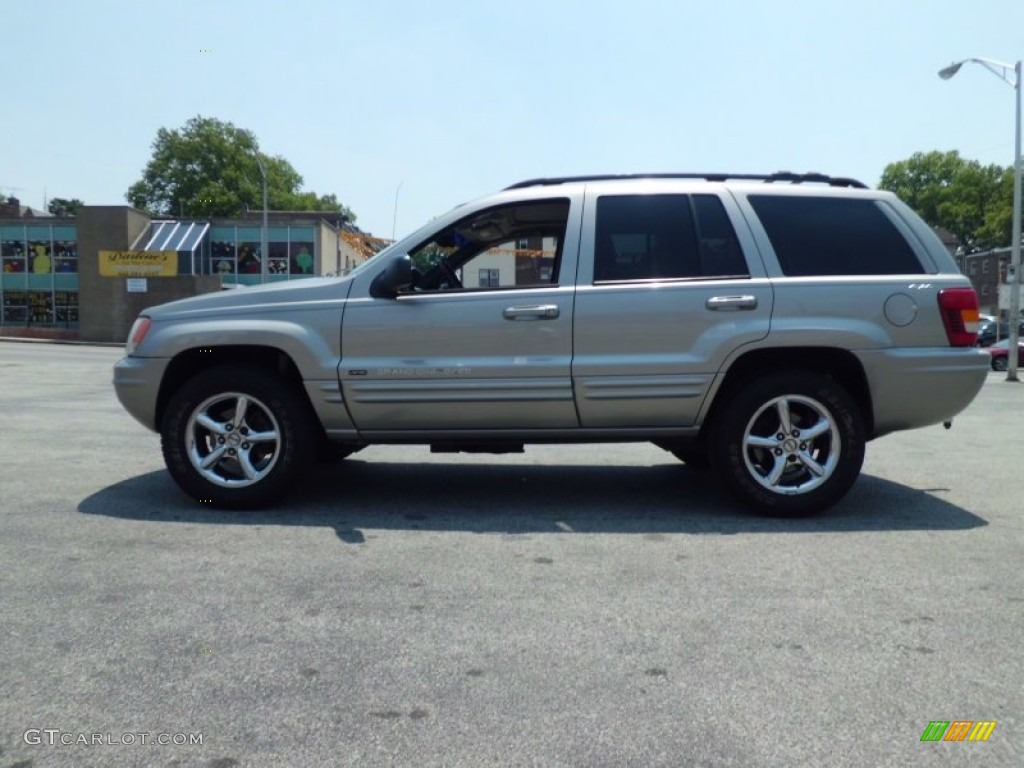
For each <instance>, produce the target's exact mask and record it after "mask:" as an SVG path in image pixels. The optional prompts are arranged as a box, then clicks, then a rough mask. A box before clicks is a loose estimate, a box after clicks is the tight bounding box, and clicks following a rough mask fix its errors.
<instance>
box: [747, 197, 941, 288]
mask: <svg viewBox="0 0 1024 768" xmlns="http://www.w3.org/2000/svg"><path fill="white" fill-rule="evenodd" d="M750 204H751V205H752V206H753V207H754V211H756V212H757V215H758V217H759V218H760V219H761V223H762V224H763V225H764V228H765V231H766V232H767V233H768V238H769V239H770V240H771V242H772V247H773V248H774V249H775V255H776V256H778V258H779V265H780V266H781V267H782V272H783V274H786V275H791V276H800V275H899V274H921V273H922V272H923V271H924V270H922V268H921V264H920V262H919V261H918V260H917V256H915V255H914V252H913V251H912V250H911V249H910V246H909V245H908V244H907V242H906V240H904V239H903V236H902V235H901V234H900V233H899V231H898V230H897V229H896V227H895V226H894V225H893V223H892V222H891V221H890V220H889V218H888V217H887V216H886V215H885V214H884V213H883V212H882V211H881V209H880V208H879V207H878V203H876V202H875V201H873V200H854V199H844V198H838V197H789V196H782V195H779V196H772V195H751V196H750Z"/></svg>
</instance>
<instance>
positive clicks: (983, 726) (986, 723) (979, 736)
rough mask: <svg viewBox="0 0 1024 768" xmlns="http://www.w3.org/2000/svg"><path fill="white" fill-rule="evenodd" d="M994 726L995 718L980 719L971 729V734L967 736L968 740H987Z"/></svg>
mask: <svg viewBox="0 0 1024 768" xmlns="http://www.w3.org/2000/svg"><path fill="white" fill-rule="evenodd" d="M995 728H996V721H995V720H980V721H978V724H977V725H975V726H974V730H973V731H971V735H970V736H968V737H967V740H968V741H988V737H989V736H991V735H992V731H994V730H995Z"/></svg>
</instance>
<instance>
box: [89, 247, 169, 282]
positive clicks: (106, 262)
mask: <svg viewBox="0 0 1024 768" xmlns="http://www.w3.org/2000/svg"><path fill="white" fill-rule="evenodd" d="M177 274H178V252H177V251H100V275H102V276H103V277H172V276H174V275H177Z"/></svg>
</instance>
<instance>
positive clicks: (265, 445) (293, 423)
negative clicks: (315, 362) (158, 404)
mask: <svg viewBox="0 0 1024 768" xmlns="http://www.w3.org/2000/svg"><path fill="white" fill-rule="evenodd" d="M309 411H310V409H309V407H308V405H307V404H306V403H305V402H304V401H303V400H302V399H301V398H300V397H299V396H298V395H297V394H296V393H295V391H294V390H293V389H292V388H291V387H290V385H289V384H288V383H286V382H285V381H284V380H282V379H281V378H280V377H277V376H274V375H272V374H270V373H268V372H267V371H264V370H262V369H259V368H248V367H230V368H229V367H219V368H211V369H210V370H207V371H203V372H202V373H199V374H197V375H196V376H195V377H193V378H192V379H190V380H189V381H187V382H186V383H185V385H184V386H182V388H181V389H180V390H178V392H176V393H175V395H174V396H173V397H172V398H171V401H170V403H169V405H168V408H167V413H166V416H165V418H164V423H163V429H162V430H161V438H162V439H161V445H162V448H163V454H164V462H165V463H166V464H167V469H168V471H169V472H170V473H171V477H173V478H174V480H175V482H177V483H178V485H179V486H180V487H181V488H182V489H183V490H184V491H185V492H186V493H187V494H188V495H190V496H192V497H193V498H194V499H196V500H197V501H199V502H200V503H204V504H210V505H211V506H214V507H220V508H225V509H246V508H256V507H262V506H267V505H269V504H271V503H273V502H274V501H276V500H277V499H278V498H280V497H281V496H282V495H283V494H284V493H285V492H286V491H287V490H288V489H289V488H290V487H291V486H292V485H294V483H295V482H296V480H297V479H298V477H299V475H300V473H301V472H302V471H303V470H304V469H305V468H306V467H307V466H308V465H309V463H310V461H311V460H312V458H313V451H314V447H315V434H316V433H315V431H314V423H313V420H312V416H311V415H310V412H309Z"/></svg>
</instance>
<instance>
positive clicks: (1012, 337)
mask: <svg viewBox="0 0 1024 768" xmlns="http://www.w3.org/2000/svg"><path fill="white" fill-rule="evenodd" d="M968 61H973V62H974V63H975V64H981V66H983V67H985V69H987V70H988V71H989V72H991V73H993V74H994V75H995V76H996V77H998V78H999V79H1000V80H1002V81H1003V82H1005V83H1007V84H1008V85H1012V86H1013V89H1014V90H1015V91H1016V101H1015V105H1014V118H1015V121H1014V122H1015V126H1016V129H1015V134H1014V142H1013V234H1012V240H1011V248H1010V269H1009V270H1007V273H1006V283H1007V285H1008V286H1009V288H1010V317H1009V331H1010V334H1009V342H1008V343H1009V345H1010V346H1009V349H1007V350H1006V351H1007V366H1006V380H1007V381H1020V379H1019V378H1017V366H1018V364H1019V362H1020V360H1019V355H1018V344H1019V343H1020V277H1021V274H1020V219H1021V210H1020V209H1021V200H1020V195H1021V189H1020V176H1021V167H1020V131H1021V129H1020V90H1021V62H1020V60H1019V59H1018V61H1017V63H1016V64H1006V63H1004V62H1001V61H994V60H992V59H982V58H978V57H974V58H970V59H963V60H962V61H957V62H954V63H952V64H950V65H949V66H948V67H945V68H943V69H940V70H939V77H941V78H942V79H943V80H948V79H949V78H951V77H952V76H953V75H955V74H956V73H957V72H959V71H960V67H962V66H963V65H964V64H965V63H967V62H968ZM1000 70H1002V71H1000ZM1010 70H1013V80H1012V82H1011V80H1010V78H1009V72H1010ZM998 330H999V321H998V319H997V320H996V331H997V333H998Z"/></svg>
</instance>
